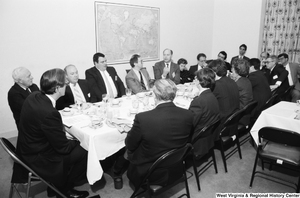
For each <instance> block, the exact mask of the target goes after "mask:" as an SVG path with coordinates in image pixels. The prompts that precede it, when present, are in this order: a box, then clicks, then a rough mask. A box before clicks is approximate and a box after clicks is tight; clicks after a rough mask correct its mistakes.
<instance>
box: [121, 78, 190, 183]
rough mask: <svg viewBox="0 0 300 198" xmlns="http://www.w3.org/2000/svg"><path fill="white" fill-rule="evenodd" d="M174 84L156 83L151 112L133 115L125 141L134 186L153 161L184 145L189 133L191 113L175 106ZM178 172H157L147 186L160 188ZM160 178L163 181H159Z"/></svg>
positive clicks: (169, 82)
mask: <svg viewBox="0 0 300 198" xmlns="http://www.w3.org/2000/svg"><path fill="white" fill-rule="evenodd" d="M176 90H177V88H176V85H175V83H174V82H173V81H171V80H170V79H159V80H156V81H155V83H154V87H153V93H154V96H155V98H154V101H155V104H156V107H155V109H153V110H150V111H146V112H143V113H139V114H137V115H136V116H135V119H134V123H133V126H132V128H131V130H130V131H129V132H128V134H127V137H126V139H125V144H126V148H127V150H128V160H129V161H130V165H129V168H128V171H127V176H128V178H129V180H130V181H131V182H132V183H133V184H134V186H135V187H137V186H138V184H140V183H141V182H142V179H143V177H144V176H145V174H146V173H147V170H148V169H149V168H150V166H151V165H152V163H153V162H155V160H157V159H158V158H159V157H160V156H161V155H162V154H164V153H166V152H167V151H170V150H172V149H175V148H180V147H182V146H184V145H186V143H187V142H188V140H189V139H190V135H191V133H192V130H193V114H192V112H190V111H188V110H186V109H182V108H180V107H176V106H175V104H174V103H173V100H174V98H175V96H176ZM176 173H178V171H176V170H175V171H172V172H168V171H166V170H161V171H160V172H159V173H158V175H159V177H158V178H155V177H153V178H151V179H152V180H153V181H152V180H151V181H150V182H151V184H157V185H164V184H165V182H166V181H170V180H171V178H172V176H173V175H174V174H176ZM161 178H163V179H161Z"/></svg>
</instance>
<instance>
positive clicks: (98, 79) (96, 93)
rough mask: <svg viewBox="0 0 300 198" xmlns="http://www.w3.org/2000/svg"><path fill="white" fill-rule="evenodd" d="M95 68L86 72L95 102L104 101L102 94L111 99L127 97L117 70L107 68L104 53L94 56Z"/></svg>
mask: <svg viewBox="0 0 300 198" xmlns="http://www.w3.org/2000/svg"><path fill="white" fill-rule="evenodd" d="M93 61H94V64H95V66H94V67H91V68H90V69H88V70H86V71H85V78H86V80H87V81H88V84H89V87H90V88H91V98H93V100H95V101H93V102H98V101H102V94H107V95H109V97H110V98H116V97H122V96H123V95H125V87H124V84H123V82H122V80H121V79H120V77H119V76H118V74H117V72H116V70H115V68H113V67H108V66H107V60H106V58H105V55H104V54H102V53H96V54H94V56H93Z"/></svg>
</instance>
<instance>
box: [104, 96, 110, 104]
mask: <svg viewBox="0 0 300 198" xmlns="http://www.w3.org/2000/svg"><path fill="white" fill-rule="evenodd" d="M108 98H109V97H108V95H107V94H102V101H103V102H104V104H107V101H108Z"/></svg>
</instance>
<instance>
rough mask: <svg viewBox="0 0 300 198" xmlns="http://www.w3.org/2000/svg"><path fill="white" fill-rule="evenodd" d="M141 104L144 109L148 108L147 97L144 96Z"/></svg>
mask: <svg viewBox="0 0 300 198" xmlns="http://www.w3.org/2000/svg"><path fill="white" fill-rule="evenodd" d="M142 102H143V105H144V109H147V108H148V105H149V97H147V96H146V97H144V98H143V100H142Z"/></svg>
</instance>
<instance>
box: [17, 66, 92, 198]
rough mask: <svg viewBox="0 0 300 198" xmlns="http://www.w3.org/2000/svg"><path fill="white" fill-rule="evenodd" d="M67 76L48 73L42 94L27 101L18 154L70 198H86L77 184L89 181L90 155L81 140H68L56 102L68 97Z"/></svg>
mask: <svg viewBox="0 0 300 198" xmlns="http://www.w3.org/2000/svg"><path fill="white" fill-rule="evenodd" d="M65 83H66V79H65V72H64V71H63V70H61V69H52V70H48V71H46V72H45V73H44V74H43V75H42V77H41V80H40V87H41V92H34V93H32V94H30V95H29V96H28V97H27V99H26V100H25V102H24V104H23V108H22V112H21V118H20V125H19V126H20V131H19V136H18V140H17V145H18V147H17V153H18V154H19V155H20V156H21V157H22V158H23V160H24V161H25V162H26V163H27V164H28V166H30V167H31V168H32V169H33V170H34V171H35V172H37V174H39V175H40V176H41V177H43V178H44V179H45V180H46V181H48V182H50V183H52V184H54V185H55V186H56V187H57V188H58V189H59V190H60V191H61V192H62V193H63V194H65V195H66V196H67V197H73V198H75V197H76V198H84V197H87V196H88V195H89V193H88V192H87V191H77V190H74V189H73V187H74V185H75V183H76V182H81V181H83V180H86V166H87V151H86V150H84V149H83V148H82V147H81V146H80V142H78V141H77V140H68V139H67V138H66V134H65V132H64V130H63V128H64V126H63V123H62V119H61V115H60V113H59V112H58V111H57V110H56V109H55V102H56V101H57V99H58V98H60V97H61V96H63V95H64V94H65V89H66V84H65Z"/></svg>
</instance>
